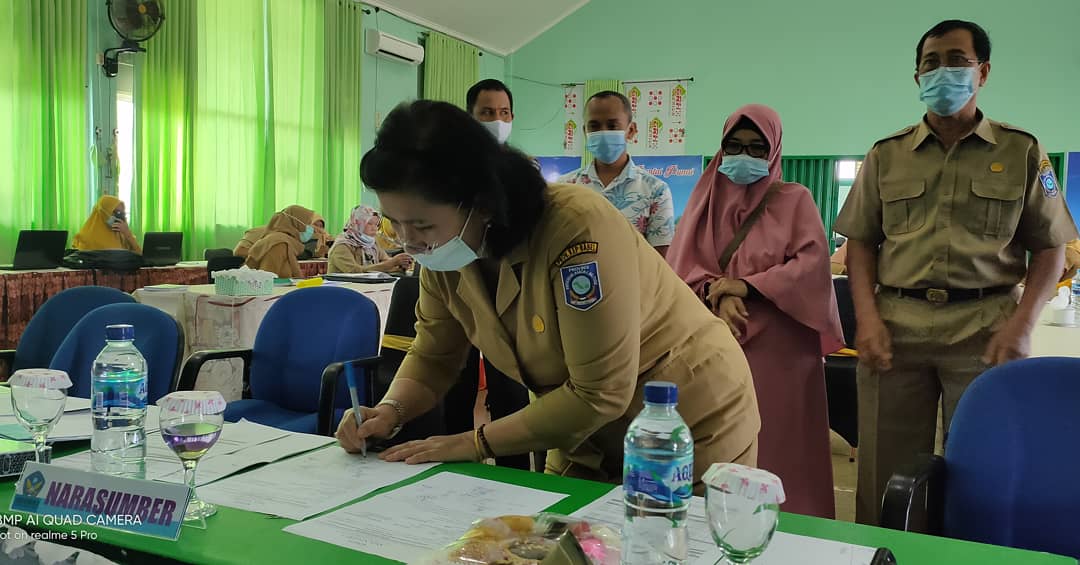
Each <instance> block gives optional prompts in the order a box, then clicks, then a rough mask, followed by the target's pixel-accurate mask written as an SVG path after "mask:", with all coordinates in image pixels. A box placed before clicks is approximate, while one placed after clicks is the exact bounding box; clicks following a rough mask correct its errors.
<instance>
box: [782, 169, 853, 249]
mask: <svg viewBox="0 0 1080 565" xmlns="http://www.w3.org/2000/svg"><path fill="white" fill-rule="evenodd" d="M837 160H838V159H837V158H836V157H784V158H783V159H782V160H781V166H782V167H783V175H784V180H785V181H787V182H797V183H799V184H801V185H803V186H805V187H806V188H809V189H810V192H811V194H813V195H814V203H815V204H817V207H818V211H819V212H820V213H821V222H822V223H823V224H825V239H826V240H828V242H829V249H830V251H831V250H832V229H833V221H834V219H835V218H836V214H837V209H836V207H837V200H838V198H839V196H840V183H839V181H837V179H836V162H837Z"/></svg>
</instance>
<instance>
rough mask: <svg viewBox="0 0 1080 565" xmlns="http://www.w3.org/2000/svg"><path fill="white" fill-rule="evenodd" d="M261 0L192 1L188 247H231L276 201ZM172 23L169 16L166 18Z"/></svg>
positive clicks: (263, 220) (261, 221) (261, 220)
mask: <svg viewBox="0 0 1080 565" xmlns="http://www.w3.org/2000/svg"><path fill="white" fill-rule="evenodd" d="M264 8H265V4H264V2H263V0H230V1H228V2H220V1H218V0H200V1H199V2H198V5H197V9H196V12H197V15H196V22H197V27H196V29H197V32H196V33H197V45H196V61H197V63H196V74H197V76H196V78H195V79H194V82H195V85H196V87H195V90H196V94H195V96H196V102H195V136H194V143H195V152H194V153H195V167H194V172H193V183H192V186H191V193H192V201H193V219H192V225H191V228H190V229H191V232H190V234H189V237H188V239H190V240H191V242H192V246H191V249H193V250H195V253H197V254H198V253H201V252H202V250H204V249H207V248H214V247H219V246H222V247H231V246H232V245H234V244H235V242H236V241H238V240H239V239H240V236H241V235H242V234H243V232H244V230H246V229H248V228H250V227H252V226H255V225H263V224H265V223H266V221H267V220H268V219H269V218H270V214H271V213H273V212H274V208H275V206H276V202H275V196H274V181H275V175H274V174H273V171H272V170H270V169H269V167H270V166H271V164H270V160H269V159H268V158H267V154H268V152H269V151H268V150H269V148H270V146H271V141H270V139H269V137H270V135H271V133H270V132H271V129H270V128H268V127H267V116H268V114H269V109H268V107H267V98H266V90H267V89H266V58H265V39H266V37H265V29H266V25H265V24H266V13H265V9H264ZM170 24H171V21H170Z"/></svg>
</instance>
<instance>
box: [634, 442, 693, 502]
mask: <svg viewBox="0 0 1080 565" xmlns="http://www.w3.org/2000/svg"><path fill="white" fill-rule="evenodd" d="M693 488H694V456H693V455H687V456H685V457H679V458H676V459H672V460H666V461H655V460H651V459H646V458H644V457H641V456H639V455H630V454H627V456H626V459H625V460H624V462H623V490H624V493H625V495H626V496H628V497H632V496H638V495H640V496H643V497H647V498H650V499H652V500H654V501H656V502H661V503H664V504H671V505H681V504H689V503H690V497H691V496H692V495H693Z"/></svg>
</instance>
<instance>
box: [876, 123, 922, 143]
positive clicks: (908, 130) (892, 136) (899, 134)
mask: <svg viewBox="0 0 1080 565" xmlns="http://www.w3.org/2000/svg"><path fill="white" fill-rule="evenodd" d="M913 131H915V126H908V127H906V128H904V129H902V130H900V131H898V132H896V133H892V134H889V135H886V136H885V137H883V138H881V139H879V140H877V141H875V142H874V145H877V144H879V143H881V142H882V141H888V140H890V139H896V138H897V137H902V136H905V135H907V134H909V133H911V132H913Z"/></svg>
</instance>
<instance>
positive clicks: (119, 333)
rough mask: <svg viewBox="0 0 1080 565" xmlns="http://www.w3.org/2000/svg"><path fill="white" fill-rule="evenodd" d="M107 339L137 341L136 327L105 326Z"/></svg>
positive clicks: (124, 325) (121, 325)
mask: <svg viewBox="0 0 1080 565" xmlns="http://www.w3.org/2000/svg"><path fill="white" fill-rule="evenodd" d="M105 339H107V340H109V341H131V340H133V339H135V326H133V325H131V324H112V325H109V326H105Z"/></svg>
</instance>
